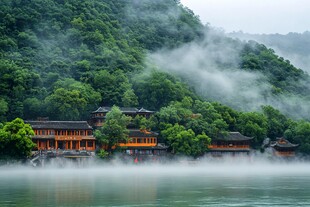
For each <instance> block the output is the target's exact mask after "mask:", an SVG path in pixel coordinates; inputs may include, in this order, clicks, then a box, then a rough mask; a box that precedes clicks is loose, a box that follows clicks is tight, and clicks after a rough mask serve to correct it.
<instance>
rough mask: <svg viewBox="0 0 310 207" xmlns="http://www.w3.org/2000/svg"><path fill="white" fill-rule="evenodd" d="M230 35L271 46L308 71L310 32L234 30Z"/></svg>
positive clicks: (309, 62) (309, 69)
mask: <svg viewBox="0 0 310 207" xmlns="http://www.w3.org/2000/svg"><path fill="white" fill-rule="evenodd" d="M228 35H229V36H230V37H233V38H239V39H241V40H246V41H248V40H255V41H257V42H260V43H262V44H264V45H266V46H267V47H270V48H272V49H273V50H275V51H276V53H277V54H278V55H280V56H282V57H285V58H286V59H289V60H290V61H291V62H292V63H293V65H294V66H296V67H298V68H301V69H302V70H304V71H307V72H308V73H309V72H310V32H309V31H306V32H303V33H294V32H290V33H288V34H285V35H284V34H248V33H243V32H234V33H229V34H228Z"/></svg>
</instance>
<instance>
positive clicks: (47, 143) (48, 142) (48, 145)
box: [46, 140, 50, 149]
mask: <svg viewBox="0 0 310 207" xmlns="http://www.w3.org/2000/svg"><path fill="white" fill-rule="evenodd" d="M46 145H47V146H46V149H49V148H50V140H47V142H46Z"/></svg>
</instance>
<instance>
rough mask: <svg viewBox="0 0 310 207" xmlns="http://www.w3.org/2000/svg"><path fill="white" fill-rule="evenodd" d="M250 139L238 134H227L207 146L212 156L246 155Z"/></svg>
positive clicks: (248, 150)
mask: <svg viewBox="0 0 310 207" xmlns="http://www.w3.org/2000/svg"><path fill="white" fill-rule="evenodd" d="M252 139H253V138H252V137H247V136H244V135H242V134H240V133H239V132H229V133H228V134H226V135H221V136H219V137H218V138H217V139H213V140H212V143H211V145H210V146H209V149H210V153H211V155H212V156H222V155H244V154H246V155H248V154H249V152H250V149H251V148H250V142H251V140H252Z"/></svg>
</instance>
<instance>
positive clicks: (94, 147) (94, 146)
mask: <svg viewBox="0 0 310 207" xmlns="http://www.w3.org/2000/svg"><path fill="white" fill-rule="evenodd" d="M95 144H96V143H95V140H94V141H93V150H95V149H96V145H95Z"/></svg>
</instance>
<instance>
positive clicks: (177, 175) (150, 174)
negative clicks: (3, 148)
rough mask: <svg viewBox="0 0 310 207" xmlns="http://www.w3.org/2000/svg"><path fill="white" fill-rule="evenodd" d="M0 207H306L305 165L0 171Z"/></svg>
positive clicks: (309, 190)
mask: <svg viewBox="0 0 310 207" xmlns="http://www.w3.org/2000/svg"><path fill="white" fill-rule="evenodd" d="M0 170H1V171H0V206H1V207H3V206H309V205H310V165H309V163H265V162H263V163H238V162H232V163H230V162H224V163H222V164H216V163H208V162H202V163H198V164H197V163H196V164H190V163H180V164H170V165H169V164H166V165H151V166H145V165H142V166H141V165H138V166H121V165H107V166H100V167H98V166H96V167H95V166H94V167H87V168H62V169H55V168H53V167H46V168H25V167H6V168H4V167H2V168H0Z"/></svg>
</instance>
